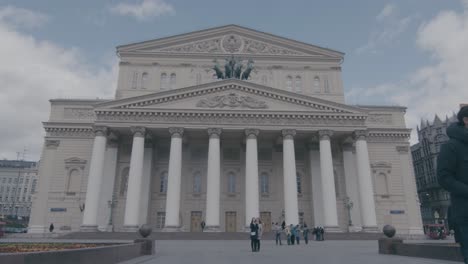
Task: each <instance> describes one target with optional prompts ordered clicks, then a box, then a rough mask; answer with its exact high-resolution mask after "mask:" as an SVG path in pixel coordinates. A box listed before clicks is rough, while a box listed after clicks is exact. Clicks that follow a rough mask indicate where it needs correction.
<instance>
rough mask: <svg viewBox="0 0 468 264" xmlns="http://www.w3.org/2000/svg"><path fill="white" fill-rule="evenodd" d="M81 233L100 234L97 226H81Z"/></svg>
mask: <svg viewBox="0 0 468 264" xmlns="http://www.w3.org/2000/svg"><path fill="white" fill-rule="evenodd" d="M80 232H99V230H98V226H97V225H81V226H80Z"/></svg>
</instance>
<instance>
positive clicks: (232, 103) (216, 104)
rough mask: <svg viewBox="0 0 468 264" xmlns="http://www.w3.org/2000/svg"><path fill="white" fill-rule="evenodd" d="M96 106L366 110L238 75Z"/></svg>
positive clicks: (357, 112)
mask: <svg viewBox="0 0 468 264" xmlns="http://www.w3.org/2000/svg"><path fill="white" fill-rule="evenodd" d="M96 110H98V111H99V110H102V111H104V110H135V111H170V112H174V111H185V112H197V111H199V112H226V111H228V112H229V111H231V112H236V111H237V112H249V113H252V112H253V113H280V114H284V113H297V114H301V113H304V114H305V113H307V114H311V113H314V114H330V115H343V114H351V115H365V114H366V112H365V111H364V110H362V109H360V108H357V107H352V106H348V105H344V104H340V103H336V102H331V101H327V100H323V99H319V98H315V97H312V96H308V95H303V94H297V93H293V92H288V91H283V90H279V89H276V88H271V87H268V86H263V85H258V84H254V83H251V82H246V81H241V80H237V79H229V80H223V81H216V82H212V83H208V84H203V85H198V86H192V87H186V88H181V89H176V90H169V91H161V92H157V93H152V94H148V95H143V96H138V97H131V98H125V99H120V100H115V101H110V102H105V103H102V104H99V105H97V106H96Z"/></svg>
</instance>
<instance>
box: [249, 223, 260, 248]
mask: <svg viewBox="0 0 468 264" xmlns="http://www.w3.org/2000/svg"><path fill="white" fill-rule="evenodd" d="M257 236H258V224H257V219H256V218H255V217H252V221H251V222H250V247H251V248H252V252H255V251H256V250H257Z"/></svg>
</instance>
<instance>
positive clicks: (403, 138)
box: [367, 129, 411, 143]
mask: <svg viewBox="0 0 468 264" xmlns="http://www.w3.org/2000/svg"><path fill="white" fill-rule="evenodd" d="M368 131H369V137H368V138H367V141H368V142H405V143H407V142H408V141H409V138H410V136H411V129H382V130H380V129H379V130H372V129H369V130H368Z"/></svg>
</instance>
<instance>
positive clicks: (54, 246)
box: [0, 243, 110, 253]
mask: <svg viewBox="0 0 468 264" xmlns="http://www.w3.org/2000/svg"><path fill="white" fill-rule="evenodd" d="M109 245H110V244H84V243H0V253H23V252H44V251H57V250H64V249H80V248H94V247H100V246H109Z"/></svg>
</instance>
